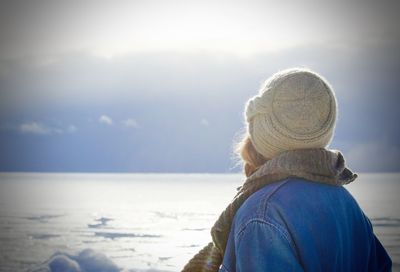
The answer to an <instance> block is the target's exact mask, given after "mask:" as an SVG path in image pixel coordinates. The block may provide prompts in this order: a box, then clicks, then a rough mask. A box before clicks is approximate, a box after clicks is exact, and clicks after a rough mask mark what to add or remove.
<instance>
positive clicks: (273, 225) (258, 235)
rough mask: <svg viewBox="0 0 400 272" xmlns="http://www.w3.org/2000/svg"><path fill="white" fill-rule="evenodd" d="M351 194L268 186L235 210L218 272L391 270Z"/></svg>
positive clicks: (299, 184) (301, 185)
mask: <svg viewBox="0 0 400 272" xmlns="http://www.w3.org/2000/svg"><path fill="white" fill-rule="evenodd" d="M391 266H392V261H391V259H390V257H389V256H388V254H387V253H386V251H385V249H384V248H383V246H382V245H381V243H380V242H379V240H378V239H377V238H376V236H375V235H374V233H373V230H372V226H371V223H370V221H369V220H368V218H367V217H366V216H365V215H364V213H363V212H362V210H361V209H360V207H359V206H358V204H357V202H356V201H355V200H354V198H353V197H352V196H351V195H350V193H349V192H348V191H347V190H346V189H345V188H344V187H342V186H332V185H327V184H321V183H316V182H311V181H307V180H304V179H297V178H290V179H286V180H284V181H280V182H276V183H273V184H269V185H266V186H265V187H263V188H262V189H260V190H259V191H257V192H256V193H254V194H253V195H252V196H250V197H249V198H248V199H247V200H246V201H245V203H243V205H242V206H241V207H240V208H239V210H238V211H237V213H236V215H235V218H234V222H233V224H232V227H231V232H230V235H229V239H228V244H227V247H226V251H225V255H224V259H223V263H222V265H221V268H220V271H229V272H234V271H252V272H256V271H324V272H325V271H391Z"/></svg>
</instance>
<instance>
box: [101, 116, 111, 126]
mask: <svg viewBox="0 0 400 272" xmlns="http://www.w3.org/2000/svg"><path fill="white" fill-rule="evenodd" d="M99 123H100V124H105V125H109V126H111V125H112V124H113V120H112V118H111V117H110V116H107V115H102V116H100V117H99Z"/></svg>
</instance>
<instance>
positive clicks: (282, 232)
mask: <svg viewBox="0 0 400 272" xmlns="http://www.w3.org/2000/svg"><path fill="white" fill-rule="evenodd" d="M256 223H260V224H262V225H267V226H269V227H271V228H272V229H275V230H276V231H277V232H278V233H279V234H280V235H281V237H283V238H284V239H285V240H286V242H288V244H289V245H290V247H291V248H292V250H295V247H294V244H293V241H292V240H291V239H290V238H289V234H288V233H287V232H286V231H285V230H284V228H283V227H281V226H279V225H277V224H274V223H272V222H270V221H267V220H263V219H259V218H253V219H250V220H249V221H247V222H246V223H245V224H244V225H243V226H242V228H241V229H240V230H239V231H238V233H237V234H236V240H237V244H238V246H239V244H240V242H241V241H242V240H241V236H242V234H243V233H244V231H245V230H246V228H247V227H248V226H249V225H251V224H256Z"/></svg>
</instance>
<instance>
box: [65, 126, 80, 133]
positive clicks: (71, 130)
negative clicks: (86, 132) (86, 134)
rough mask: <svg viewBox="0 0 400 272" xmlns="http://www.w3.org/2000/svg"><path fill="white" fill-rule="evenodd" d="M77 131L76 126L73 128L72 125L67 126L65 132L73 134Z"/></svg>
mask: <svg viewBox="0 0 400 272" xmlns="http://www.w3.org/2000/svg"><path fill="white" fill-rule="evenodd" d="M77 130H78V128H77V127H76V126H74V125H69V126H68V128H67V131H68V132H69V133H74V132H76V131H77Z"/></svg>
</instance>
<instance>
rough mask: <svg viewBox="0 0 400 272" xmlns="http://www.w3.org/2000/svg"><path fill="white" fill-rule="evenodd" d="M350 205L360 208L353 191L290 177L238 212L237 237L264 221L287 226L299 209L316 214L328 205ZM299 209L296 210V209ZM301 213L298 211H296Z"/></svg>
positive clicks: (261, 192)
mask: <svg viewBox="0 0 400 272" xmlns="http://www.w3.org/2000/svg"><path fill="white" fill-rule="evenodd" d="M338 201H339V202H344V203H343V205H345V206H349V205H348V203H347V202H351V203H352V205H355V206H357V208H358V205H357V203H356V202H355V200H354V199H353V198H352V196H351V195H350V193H349V192H347V190H346V189H345V188H344V187H342V186H333V185H327V184H323V183H318V182H312V181H308V180H305V179H301V178H295V177H293V178H288V179H285V180H282V181H278V182H274V183H271V184H268V185H266V186H264V187H263V188H261V189H260V190H258V191H257V192H255V193H254V194H252V195H251V196H250V197H249V198H248V199H247V200H246V201H245V202H244V203H243V204H242V206H241V207H240V208H239V209H238V211H237V213H236V215H235V218H234V225H235V232H236V234H237V233H238V232H240V231H242V229H243V228H244V227H245V226H246V225H247V224H248V223H249V222H254V221H260V222H261V221H262V222H268V223H270V224H273V225H274V226H277V227H279V228H280V229H283V228H281V226H283V227H284V226H285V225H286V222H285V220H290V217H291V216H292V215H293V216H296V213H297V214H298V211H299V209H301V210H305V211H304V212H303V213H302V214H303V215H305V214H307V210H309V211H310V212H312V210H313V209H314V208H318V209H320V208H321V206H322V207H323V206H324V205H325V206H326V207H329V206H331V205H332V202H336V203H337V202H338ZM293 207H296V209H293ZM295 210H297V211H295Z"/></svg>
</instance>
